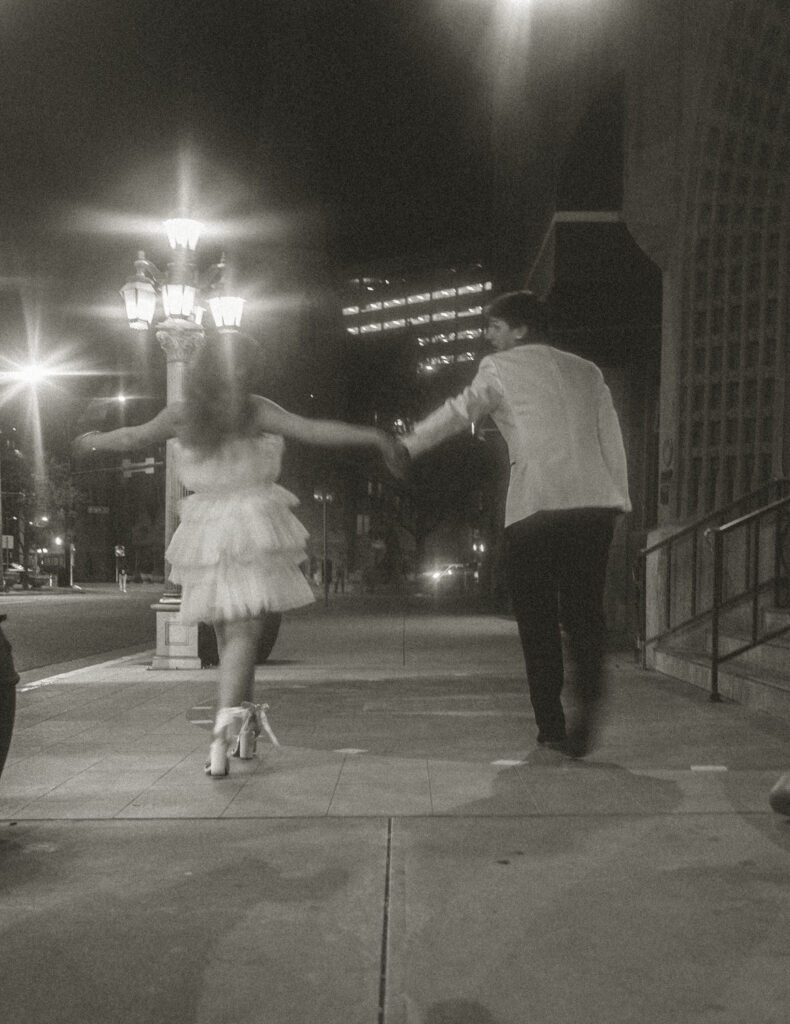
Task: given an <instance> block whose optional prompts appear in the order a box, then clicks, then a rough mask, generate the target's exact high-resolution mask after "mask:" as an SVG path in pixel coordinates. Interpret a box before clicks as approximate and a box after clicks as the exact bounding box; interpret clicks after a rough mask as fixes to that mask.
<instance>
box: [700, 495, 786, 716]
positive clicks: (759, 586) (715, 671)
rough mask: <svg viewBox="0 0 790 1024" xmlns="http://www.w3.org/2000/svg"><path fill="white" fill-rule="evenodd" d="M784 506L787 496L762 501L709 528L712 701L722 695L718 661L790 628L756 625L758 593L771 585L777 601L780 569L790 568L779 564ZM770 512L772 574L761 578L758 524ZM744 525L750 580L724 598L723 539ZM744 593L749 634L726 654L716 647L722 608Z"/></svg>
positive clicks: (748, 649) (758, 620) (736, 601)
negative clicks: (745, 512)
mask: <svg viewBox="0 0 790 1024" xmlns="http://www.w3.org/2000/svg"><path fill="white" fill-rule="evenodd" d="M784 509H787V510H788V512H790V496H789V497H786V498H781V499H779V500H778V501H774V502H772V503H771V504H770V505H765V506H764V507H763V508H759V509H756V510H755V511H754V512H750V513H749V514H748V515H745V516H740V517H739V518H738V519H733V520H732V521H731V522H729V523H724V524H723V525H722V526H718V527H715V528H713V529H711V531H710V533H711V536H712V539H713V609H712V615H711V673H710V688H711V692H710V699H711V700H713V701H718V700H721V697H720V696H719V665H720V664H721V663H722V662H723V661H728V660H729V659H730V658H735V657H737V656H738V655H739V654H744V653H745V652H746V651H750V650H752V649H753V648H754V647H757V646H758V645H759V644H762V643H765V642H766V641H768V640H773V639H774V638H775V637H777V636H781V635H782V634H783V633H787V632H788V631H790V624H788V625H786V626H781V627H779V628H778V629H773V630H769V631H767V632H763V633H761V632H760V629H759V624H760V604H759V600H760V594H761V593H765V591H766V590H768V589H773V591H774V597H775V600H776V601H777V603H779V601H778V594H777V589H778V586H779V583H780V581H781V580H782V571H783V569H785V571H790V567H784V566H783V565H782V539H783V531H782V527H783V525H784V524H783V516H782V511H783V510H784ZM773 514H776V522H775V529H774V531H773V546H774V557H773V575H772V576H769V578H767V579H765V580H762V581H761V580H760V570H761V560H760V539H761V530H760V526H761V523H763V522H764V521H765V520H766V519H767V518H768V517H769V516H771V515H773ZM787 525H788V526H790V520H788V523H787ZM744 529H745V530H746V531H747V534H746V539H747V543H746V545H745V550H746V555H745V561H746V571H747V578H748V579H750V580H751V582H750V583H747V585H746V586H745V587H744V588H743V589H742V590H741V591H740V592H739V593H737V594H733V595H732V596H730V597H728V598H727V599H726V600H725V599H724V539H725V536H726V535H727V534H730V533H734V532H735V531H736V530H744ZM746 597H748V598H750V602H751V636H750V639H749V642H748V643H744V644H741V645H740V646H738V647H736V648H734V649H733V650H731V651H727V653H726V654H722V653H721V651H720V649H719V647H720V645H719V638H720V620H721V612H722V610H723V609H724V608H727V607H731V606H733V605H735V604H736V603H738V602H740V601H742V600H743V599H744V598H746Z"/></svg>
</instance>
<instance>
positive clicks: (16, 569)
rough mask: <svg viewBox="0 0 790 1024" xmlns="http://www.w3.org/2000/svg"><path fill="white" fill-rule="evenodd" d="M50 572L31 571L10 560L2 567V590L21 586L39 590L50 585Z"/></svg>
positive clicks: (26, 588)
mask: <svg viewBox="0 0 790 1024" xmlns="http://www.w3.org/2000/svg"><path fill="white" fill-rule="evenodd" d="M50 580H51V575H50V573H43V572H33V571H32V570H30V569H25V568H24V566H22V565H19V564H17V563H16V562H11V564H10V565H8V566H6V567H5V568H4V569H3V590H11V589H12V588H13V587H21V588H22V590H39V589H40V588H41V587H48V586H49V585H50Z"/></svg>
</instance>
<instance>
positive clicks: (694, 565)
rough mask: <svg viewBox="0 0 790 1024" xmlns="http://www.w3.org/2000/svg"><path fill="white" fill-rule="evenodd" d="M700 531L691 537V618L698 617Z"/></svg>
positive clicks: (696, 531)
mask: <svg viewBox="0 0 790 1024" xmlns="http://www.w3.org/2000/svg"><path fill="white" fill-rule="evenodd" d="M698 547H699V530H695V531H694V532H693V533H692V535H691V617H692V619H693V618H696V615H697V574H698V573H699V561H698V558H697V556H698Z"/></svg>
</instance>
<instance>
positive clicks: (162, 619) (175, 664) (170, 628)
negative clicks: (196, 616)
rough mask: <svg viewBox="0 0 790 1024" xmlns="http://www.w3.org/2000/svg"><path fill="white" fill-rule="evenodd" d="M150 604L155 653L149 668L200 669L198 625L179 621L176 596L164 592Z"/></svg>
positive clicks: (178, 607)
mask: <svg viewBox="0 0 790 1024" xmlns="http://www.w3.org/2000/svg"><path fill="white" fill-rule="evenodd" d="M151 607H152V608H153V610H154V611H155V612H156V653H155V654H154V658H153V661H152V662H151V668H152V669H160V668H166V669H177V668H182V669H193V668H200V667H201V662H200V655H199V654H198V627H197V626H191V625H187V623H185V622H182V621H181V618H180V615H179V613H180V610H181V601H180V600H179V598H177V597H173V598H170V597H168V596H167V595H165V596H163V597H162V600H161V601H159V602H158V603H157V604H152V605H151Z"/></svg>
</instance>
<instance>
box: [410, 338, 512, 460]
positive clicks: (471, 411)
mask: <svg viewBox="0 0 790 1024" xmlns="http://www.w3.org/2000/svg"><path fill="white" fill-rule="evenodd" d="M502 395H503V388H502V382H501V381H500V379H499V374H498V372H497V369H496V366H495V364H494V362H493V360H492V359H491V358H490V357H489V356H486V358H485V359H483V360H482V361H481V363H480V366H479V367H478V369H477V374H476V375H475V379H474V380H473V381H472V383H471V384H470V385H469V386H468V387H466V388H464V390H463V391H462V392H461V393H460V394H459V395H456V396H455V397H454V398H448V399H447V401H446V402H445V403H444V405H441V406H439V408H438V409H436V410H435V411H434V412H432V413H431V414H430V415H429V416H426V417H425V419H423V420H421V421H420V422H419V423H417V424H416V425H415V427H414V429H413V430H412V432H411V433H410V434H407V435H406V436H405V437H404V438H402V441H403V443H404V444H405V446H406V448H407V449H408V451H409V454H410V455H411V456H412V457H413V458H416V456H418V455H422V453H423V452H427V451H429V450H430V449H431V448H435V447H436V446H437V445H438V444H441V442H442V441H446V440H447V438H449V437H453V436H454V435H455V434H460V433H461V432H462V431H464V430H468V429H469V427H471V425H472V424H473V423H476V422H477V421H478V420H480V419H482V418H483V416H487V415H488V414H489V413H491V412H493V411H494V410H495V409H496V408H497V407H498V406H499V403H500V402H501V400H502Z"/></svg>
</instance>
